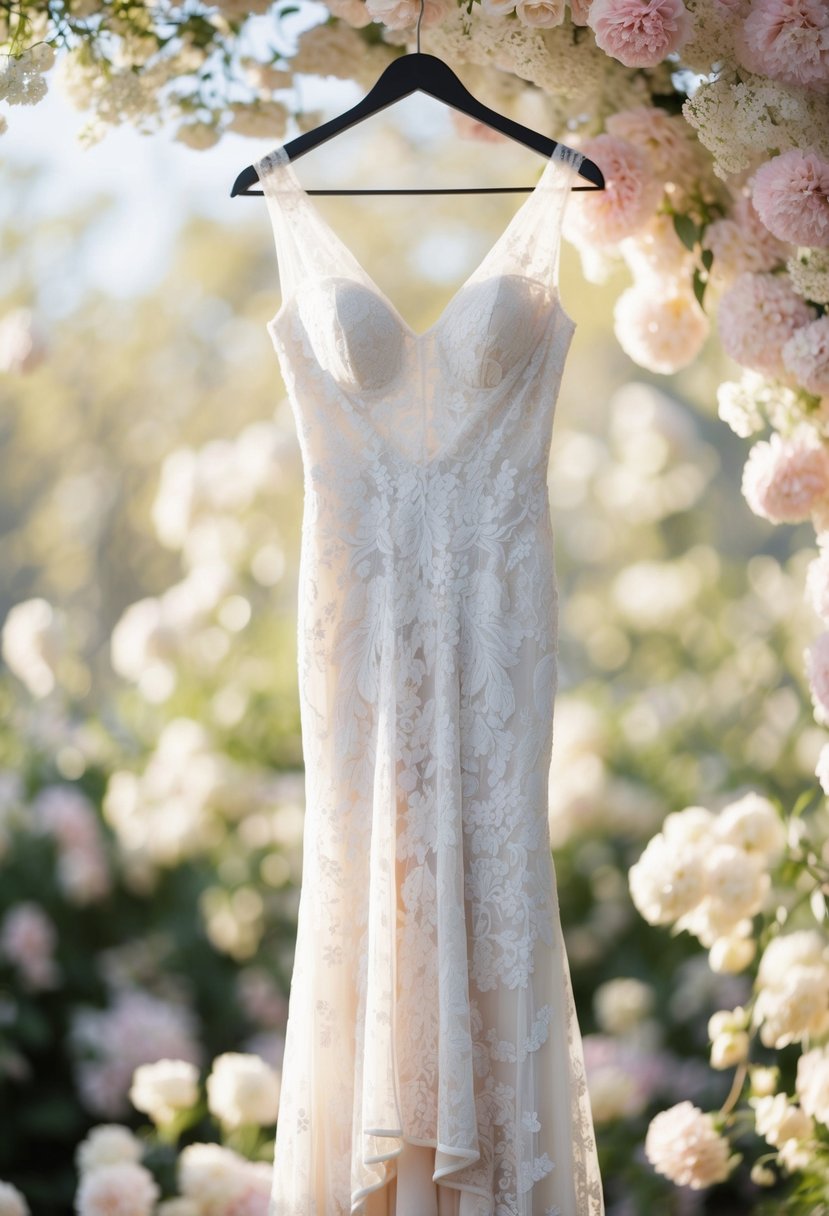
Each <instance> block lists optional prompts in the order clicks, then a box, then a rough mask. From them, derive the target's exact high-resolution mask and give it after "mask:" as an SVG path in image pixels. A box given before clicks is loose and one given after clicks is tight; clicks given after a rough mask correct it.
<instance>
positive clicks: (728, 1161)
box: [645, 1101, 734, 1190]
mask: <svg viewBox="0 0 829 1216" xmlns="http://www.w3.org/2000/svg"><path fill="white" fill-rule="evenodd" d="M645 1156H646V1157H647V1159H648V1161H650V1163H651V1165H652V1166H653V1168H654V1169H655V1170H656V1172H657V1173H658V1174H663V1175H664V1176H665V1177H666V1178H669V1179H670V1180H671V1182H675V1183H676V1184H677V1186H690V1187H691V1188H692V1189H693V1190H702V1189H704V1188H705V1187H709V1186H712V1185H713V1184H714V1183H715V1182H722V1181H723V1180H724V1179H726V1178H727V1177H728V1175H729V1174H730V1173H731V1169H732V1165H733V1163H734V1158H732V1156H731V1154H730V1152H729V1144H728V1141H727V1140H725V1139H724V1138H723V1137H722V1136H721V1135H720V1134H719V1132H718V1131H717V1129H716V1128H715V1126H714V1122H713V1119H712V1118H711V1116H710V1115H708V1114H705V1113H703V1111H701V1110H700V1109H699V1107H697V1106H694V1105H693V1103H691V1102H688V1101H685V1102H679V1103H677V1105H676V1106H672V1107H670V1108H669V1109H668V1110H663V1111H661V1112H660V1113H659V1114H658V1115H656V1116H655V1118H653V1119H651V1122H650V1126H649V1127H648V1131H647V1135H646V1136H645Z"/></svg>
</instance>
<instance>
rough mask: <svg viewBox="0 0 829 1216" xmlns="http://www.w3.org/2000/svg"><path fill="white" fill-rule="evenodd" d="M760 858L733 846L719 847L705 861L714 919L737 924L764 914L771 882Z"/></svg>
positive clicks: (718, 845) (707, 886) (707, 885)
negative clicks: (763, 906)
mask: <svg viewBox="0 0 829 1216" xmlns="http://www.w3.org/2000/svg"><path fill="white" fill-rule="evenodd" d="M763 861H764V859H763V858H759V859H758V858H757V857H755V856H752V855H751V854H749V853H746V852H745V851H744V850H743V849H738V848H736V847H735V846H734V845H731V844H717V845H714V847H713V848H712V849H711V850H710V851H709V852H708V854H707V856H706V859H705V881H706V891H707V893H708V895H709V896H710V898H711V899H712V901H713V903H714V905H715V907H714V913H715V916H714V917H713V918H712V919H717V920H719V919H720V918H722V922H724V923H726V924H733V923H736V922H737V921H738V920H740V919H741V918H742V917H746V916H753V915H754V914H755V913H756V912H759V911H760V908H761V907H762V905H763V899H764V897H765V894H766V891H767V890H768V889H769V886H770V884H771V880H770V878H769V875H768V874H767V872H766V870H765V869H764V867H763Z"/></svg>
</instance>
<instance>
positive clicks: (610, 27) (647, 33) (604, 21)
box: [587, 0, 691, 68]
mask: <svg viewBox="0 0 829 1216" xmlns="http://www.w3.org/2000/svg"><path fill="white" fill-rule="evenodd" d="M587 24H588V25H589V26H590V28H591V29H592V30H593V31H594V33H595V35H596V45H597V46H598V47H599V48H600V49H601V50H603V51H604V52H605V53H606V54H607V55H612V56H613V58H614V59H618V60H619V62H620V63H623V64H624V65H625V67H626V68H655V67H656V66H657V64H660V63H661V62H662V60H663V59H664V58H665V57H666V55H670V54H671V52H672V51H678V50H679V48H680V47H681V46H682V45H683V44H684V42H685V41H686V39H687V38H688V36H689V34H690V32H691V16H690V14H689V12H688V10H687V9H686V7H685V5H684V4H683V3H682V0H593V4H592V5H591V8H590V12H589V13H588V15H587Z"/></svg>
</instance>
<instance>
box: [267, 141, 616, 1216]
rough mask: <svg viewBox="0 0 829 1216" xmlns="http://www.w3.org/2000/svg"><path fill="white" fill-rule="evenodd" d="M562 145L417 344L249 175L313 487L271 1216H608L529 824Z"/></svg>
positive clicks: (549, 703)
mask: <svg viewBox="0 0 829 1216" xmlns="http://www.w3.org/2000/svg"><path fill="white" fill-rule="evenodd" d="M580 162H581V157H580V156H579V155H578V154H577V153H573V152H571V151H569V150H568V149H566V148H563V147H561V146H559V148H557V150H556V154H555V155H554V156H553V158H551V160H550V161H549V163H548V164H547V165H546V166H545V167H544V170H543V173H542V175H541V177H540V179H539V182H538V184H537V186H536V187H535V189H534V190H533V192H532V193H531V194H529V195H528V196H527V198H526V200H525V201H524V202H523V203H522V204H521V206H520V207H519V209H518V211H517V212H516V213H515V215H514V217H513V219H512V220H511V221H510V223H509V225H508V226H507V228H506V230H505V231H504V233H503V234H502V236H501V237H500V239H499V240H498V241H497V242H496V243H495V245H494V246H493V248H492V249H491V250H490V252H489V253H488V254H487V255H486V257H485V258H484V259H483V261H482V262H481V264H480V265H479V266H478V267H477V269H476V270H475V271H474V272H473V273H472V274H471V275H470V276H469V278H468V279H467V280H466V282H465V283H464V284H463V285H462V286H461V287H460V288H459V289H458V291H457V292H456V293H455V295H454V297H453V298H452V299H451V300H450V302H449V304H448V305H447V307H446V308H445V309H444V310H443V312H442V314H441V316H440V317H439V318H438V320H437V321H436V322H435V323H434V324H433V325H432V326H431V327H430V328H429V329H427V330H426V331H425V332H423V333H417V332H416V331H415V330H413V329H412V328H411V326H410V325H408V324H407V322H406V321H405V320H404V319H403V318H402V317H401V315H400V314H399V312H398V311H397V309H396V308H395V307H394V305H393V304H392V303H391V301H390V300H389V299H388V298H387V297H386V296H385V295H384V293H383V292H382V291H381V290H380V288H379V287H378V286H377V284H376V283H375V282H374V281H373V280H372V279H371V277H370V276H369V275H368V274H367V273H366V271H365V270H364V269H363V267H362V266H361V265H360V264H359V262H358V261H357V259H356V258H355V257H354V256H353V254H352V253H351V252H350V250H349V249H348V248H347V247H346V245H345V244H344V243H343V241H342V240H341V239H340V238H339V237H337V235H336V234H335V233H334V231H333V230H332V228H331V227H330V226H329V224H328V223H327V222H326V221H325V220H324V219H323V217H322V215H321V214H320V213H319V211H318V210H317V209H316V207H315V206H314V204H313V203H312V200H311V198H310V197H309V195H308V194H307V192H306V191H305V189H304V188H303V187H302V185H301V184H300V182H299V179H298V177H297V175H296V173H295V170H294V168H293V166H292V165H291V163H290V160H289V159H288V156H287V154H286V153H285V151H284V149H283V148H278V149H276V150H275V151H274V152H272V153H270V154H268V155H267V156H266V157H264V158H263V159H262V160H260V161H257V162H256V170H257V173H258V175H259V177H260V179H261V181H262V185H263V190H264V192H265V196H266V198H267V204H268V210H269V214H270V217H271V220H272V224H273V232H274V240H275V244H276V251H277V260H278V265H279V274H280V287H281V292H282V304H281V307H280V309H279V311H278V313H277V314H276V316H275V317H274V318H273V319H272V320H271V321H270V322H268V329H269V332H270V334H271V337H272V339H273V343H274V346H275V349H276V352H277V355H278V359H279V363H280V366H281V369H282V373H283V377H284V381H285V385H286V389H287V392H288V396H289V399H290V402H291V408H292V411H293V414H294V418H295V422H296V426H297V432H298V436H299V441H300V445H301V450H302V458H303V466H304V473H305V486H304V493H305V499H304V516H303V527H302V553H301V562H300V588H299V623H298V639H297V640H298V664H299V665H298V675H299V693H300V705H301V714H302V737H303V748H304V756H305V771H306V777H305V781H306V815H305V825H304V838H303V840H304V852H303V874H302V890H301V895H300V904H299V913H298V919H299V923H298V937H297V948H296V956H295V963H294V972H293V978H292V983H291V993H290V1003H289V1014H288V1025H287V1031H286V1044H285V1056H284V1062H283V1073H282V1092H281V1101H280V1109H279V1119H278V1123H277V1132H276V1146H275V1168H274V1183H273V1193H272V1199H271V1205H270V1216H351V1214H352V1213H359V1216H603V1211H604V1208H603V1199H602V1187H601V1180H600V1175H599V1168H598V1161H597V1154H596V1147H595V1138H594V1131H593V1125H592V1119H591V1110H590V1104H589V1099H588V1093H587V1086H586V1081H585V1073H584V1060H583V1050H582V1040H581V1036H580V1032H579V1026H578V1022H577V1016H576V1010H575V1005H574V1001H573V994H572V987H571V982H570V971H569V966H568V961H567V957H566V953H565V948H564V941H563V937H562V932H561V924H560V917H559V904H558V894H557V888H556V878H555V870H554V866H553V859H552V856H551V848H550V835H549V825H548V777H549V767H550V759H551V754H552V738H553V711H554V702H555V696H556V690H557V684H558V661H557V655H558V591H557V586H556V577H555V563H554V553H553V531H552V526H551V521H550V503H549V496H548V490H547V467H548V462H549V452H550V445H551V439H552V426H553V416H554V412H555V406H556V400H557V397H558V392H559V386H560V382H561V377H562V371H563V368H564V363H565V358H566V355H567V352H568V349H569V346H570V342H571V339H572V336H573V331H574V323H573V322H572V321H571V320H570V318H569V317H568V316H567V315H566V314H565V312H564V311H563V309H562V306H561V304H560V301H559V295H558V259H559V241H560V230H561V220H562V215H563V211H564V206H565V202H566V200H567V199H568V197H569V193H570V189H571V186H572V185H573V184H574V178H575V175H576V171H577V169H578V167H579V164H580Z"/></svg>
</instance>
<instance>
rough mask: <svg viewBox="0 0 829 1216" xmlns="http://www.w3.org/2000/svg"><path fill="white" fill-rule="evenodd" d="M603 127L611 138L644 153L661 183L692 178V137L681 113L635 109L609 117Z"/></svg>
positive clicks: (694, 158)
mask: <svg viewBox="0 0 829 1216" xmlns="http://www.w3.org/2000/svg"><path fill="white" fill-rule="evenodd" d="M605 125H606V128H607V130H608V131H609V132H610V134H611V135H617V136H618V137H619V138H620V139H626V140H627V141H628V143H631V144H635V146H636V147H637V148H641V149H642V151H643V152H646V153H647V155H648V157H649V159H650V162H651V165H652V166H653V171H654V173H656V175H657V177H661V178H662V180H663V181H669V182H677V181H680V182H682V181H685V180H686V179H689V178H692V177H693V176H694V174H695V172H696V170H697V167H698V166H697V152H696V138H695V136H694V134H693V132H692V131H691V128H690V127H689V126H688V124H687V122H686V121H685V119H684V118H683V117H682V115H681V114H666V113H665V111H664V110H662V109H660V108H659V106H636V107H634V109H632V110H619V111H618V113H616V114H612V115H610V117H609V118H608V120H607V122H606V124H605Z"/></svg>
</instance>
